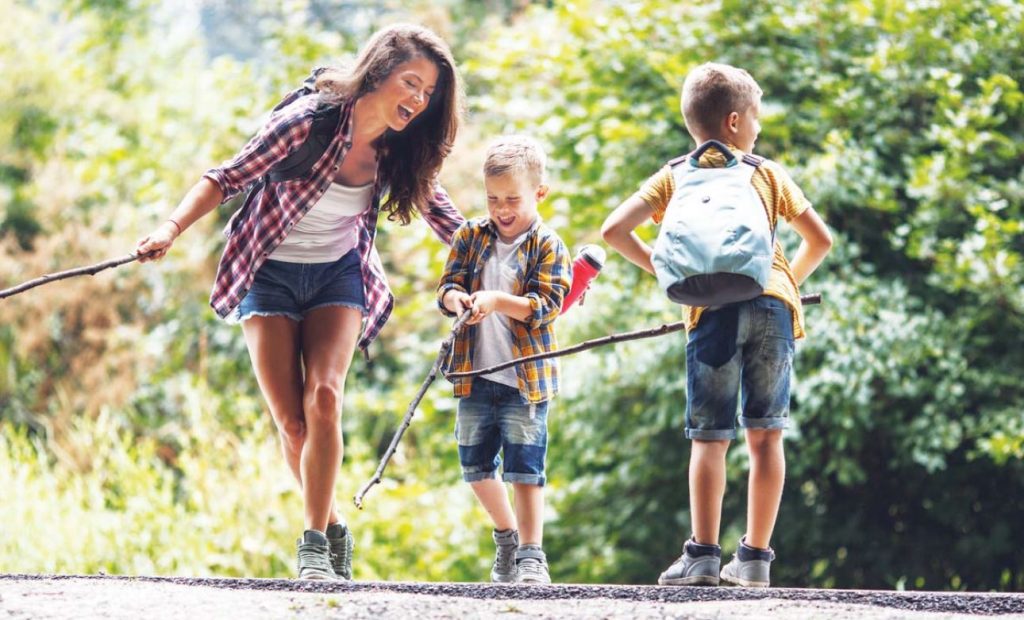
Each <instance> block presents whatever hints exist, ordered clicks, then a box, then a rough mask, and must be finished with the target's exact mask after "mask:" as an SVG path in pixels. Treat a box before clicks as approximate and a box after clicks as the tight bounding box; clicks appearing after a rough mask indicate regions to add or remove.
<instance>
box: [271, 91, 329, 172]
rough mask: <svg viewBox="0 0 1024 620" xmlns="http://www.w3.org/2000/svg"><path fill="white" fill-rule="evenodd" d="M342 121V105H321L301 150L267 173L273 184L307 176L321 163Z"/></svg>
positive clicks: (296, 150) (300, 147) (275, 165)
mask: <svg viewBox="0 0 1024 620" xmlns="http://www.w3.org/2000/svg"><path fill="white" fill-rule="evenodd" d="M340 119H341V106H340V105H321V106H320V107H318V108H317V109H316V111H315V112H313V126H312V127H310V129H309V135H308V136H306V140H305V141H304V142H303V143H302V144H301V145H300V146H299V148H297V149H295V150H294V151H292V152H291V153H290V154H289V155H288V156H287V157H285V158H284V159H282V160H281V161H279V162H277V163H276V164H274V167H273V168H272V169H271V170H270V172H268V173H267V178H268V179H269V180H270V182H271V183H280V182H281V181H290V180H292V179H299V178H302V177H304V176H306V175H307V174H309V171H310V170H312V169H313V166H314V165H316V162H318V161H320V158H321V157H323V154H324V153H325V152H327V147H328V146H330V144H331V140H333V139H334V134H335V133H337V131H338V121H339V120H340Z"/></svg>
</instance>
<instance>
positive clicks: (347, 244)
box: [268, 183, 373, 263]
mask: <svg viewBox="0 0 1024 620" xmlns="http://www.w3.org/2000/svg"><path fill="white" fill-rule="evenodd" d="M372 197H373V183H367V184H366V185H360V186H358V187H349V186H348V185H342V184H340V183H331V185H330V187H328V188H327V191H326V192H324V195H323V196H321V197H320V200H318V201H317V202H316V204H314V205H313V206H312V207H311V208H310V209H309V211H307V212H306V215H304V216H303V218H302V219H301V220H299V223H298V224H296V225H295V227H294V228H292V230H291V232H289V233H288V236H287V237H285V238H284V241H282V242H281V245H279V246H277V248H275V249H274V251H273V252H272V253H271V254H270V256H269V257H268V258H270V259H272V260H280V261H285V262H289V263H333V262H334V261H336V260H338V259H339V258H341V257H342V256H344V255H345V254H347V253H348V252H349V250H351V249H352V248H354V247H356V245H357V243H358V242H359V236H358V235H359V216H360V214H362V213H363V212H364V211H366V210H367V209H368V208H369V207H370V199H371V198H372Z"/></svg>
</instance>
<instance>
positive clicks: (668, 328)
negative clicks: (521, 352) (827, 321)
mask: <svg viewBox="0 0 1024 620" xmlns="http://www.w3.org/2000/svg"><path fill="white" fill-rule="evenodd" d="M800 302H801V303H802V304H803V305H805V306H806V305H810V304H818V303H821V294H820V293H815V294H812V295H804V296H802V297H801V298H800ZM685 328H686V321H679V322H676V323H667V324H664V325H661V326H659V327H653V328H650V329H638V330H636V331H632V332H623V333H621V334H612V335H611V336H604V337H602V338H595V339H593V340H587V341H585V342H581V343H579V344H577V345H573V346H571V347H569V348H567V349H559V350H558V351H547V352H545V353H537V354H536V355H528V356H526V357H520V358H517V359H514V360H509V361H507V362H502V363H500V364H495V365H494V366H490V367H488V368H481V369H480V370H469V371H466V372H452V373H448V374H446V375H445V378H446V379H459V378H468V377H478V376H480V375H489V374H491V373H492V372H497V371H499V370H504V369H506V368H511V367H512V366H516V365H518V364H522V363H524V362H532V361H536V360H544V359H548V358H552V357H561V356H563V355H572V354H573V353H579V352H580V351H586V350H587V349H593V348H596V347H603V346H605V345H607V344H615V343H617V342H625V341H627V340H640V339H643V338H654V337H656V336H664V335H665V334H671V333H672V332H677V331H680V330H682V329H685Z"/></svg>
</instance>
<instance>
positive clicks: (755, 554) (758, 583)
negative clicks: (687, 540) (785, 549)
mask: <svg viewBox="0 0 1024 620" xmlns="http://www.w3.org/2000/svg"><path fill="white" fill-rule="evenodd" d="M746 540H747V537H746V536H744V537H743V538H741V539H740V546H739V547H737V548H736V555H734V556H732V561H731V562H729V563H728V564H726V565H725V567H723V568H722V581H726V582H728V583H731V584H734V585H737V586H744V587H747V588H767V587H768V584H769V582H770V579H769V573H770V572H771V566H772V560H774V559H775V551H773V550H772V548H771V547H768V548H767V549H758V548H756V547H750V546H748V545H747V543H746Z"/></svg>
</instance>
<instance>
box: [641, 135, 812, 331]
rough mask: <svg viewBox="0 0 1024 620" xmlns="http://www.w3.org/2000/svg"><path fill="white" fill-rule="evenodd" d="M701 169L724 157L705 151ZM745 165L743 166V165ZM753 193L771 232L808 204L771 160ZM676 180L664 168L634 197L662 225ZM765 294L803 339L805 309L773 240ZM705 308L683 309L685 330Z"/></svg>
mask: <svg viewBox="0 0 1024 620" xmlns="http://www.w3.org/2000/svg"><path fill="white" fill-rule="evenodd" d="M729 148H730V149H731V150H732V151H733V153H734V154H735V155H736V157H738V158H742V157H743V152H742V151H741V150H739V149H737V148H736V147H735V146H732V145H729ZM700 165H701V167H702V168H707V167H723V166H725V155H723V154H722V153H719V152H718V151H717V150H715V149H708V150H707V151H706V152H705V153H704V154H703V155H701V158H700ZM744 165H746V164H744ZM750 182H751V184H752V185H753V186H754V190H755V191H756V192H757V195H758V196H759V197H760V198H761V202H762V203H763V204H764V208H765V212H766V213H767V215H768V221H769V222H770V223H771V227H772V230H775V227H776V225H777V224H778V221H779V217H780V216H781V217H782V218H783V219H785V220H786V221H787V222H789V221H791V220H793V219H794V218H796V217H799V216H800V215H802V214H803V212H804V211H806V210H807V209H808V208H809V207H810V206H811V203H810V202H809V201H808V200H807V198H806V197H805V196H804V193H803V192H802V191H801V190H800V187H799V186H798V185H797V184H796V183H795V182H794V181H793V179H792V178H790V176H789V174H787V173H786V171H785V170H784V169H783V168H782V166H780V165H778V164H777V163H775V162H773V161H771V160H768V159H766V160H764V161H763V162H762V163H761V165H760V166H758V168H757V170H755V171H754V176H753V178H752V179H751V181H750ZM675 190H676V188H675V179H674V178H673V176H672V167H671V166H668V165H666V166H665V167H664V168H662V169H661V170H659V171H658V172H657V173H655V174H654V176H652V177H650V178H649V179H647V181H646V182H644V184H643V185H642V186H641V187H640V190H639V191H638V192H637V193H636V194H635V195H636V196H638V197H640V198H642V199H643V200H644V202H646V203H647V205H648V206H649V207H650V208H651V210H652V211H654V214H653V219H654V221H655V222H656V223H659V224H660V223H661V219H662V217H663V216H664V215H665V209H667V208H668V203H669V202H670V201H671V200H672V194H673V193H674V192H675ZM764 294H765V295H769V296H771V297H776V298H778V299H781V300H782V301H784V302H786V305H788V306H789V308H790V310H792V315H793V336H794V338H803V337H804V335H805V334H804V310H803V305H802V304H801V303H800V287H799V286H798V285H797V281H796V278H795V277H793V271H792V270H791V269H790V267H789V261H788V260H786V255H785V254H784V253H783V251H782V245H781V244H780V243H779V242H778V241H777V240H776V242H775V255H774V258H773V259H772V270H771V274H770V275H769V278H768V286H767V287H766V288H765V291H764ZM703 312H704V308H703V307H699V306H685V305H684V306H683V316H684V317H685V319H686V329H687V331H689V330H692V329H693V328H694V327H696V326H697V323H698V322H699V321H700V317H701V314H703Z"/></svg>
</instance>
